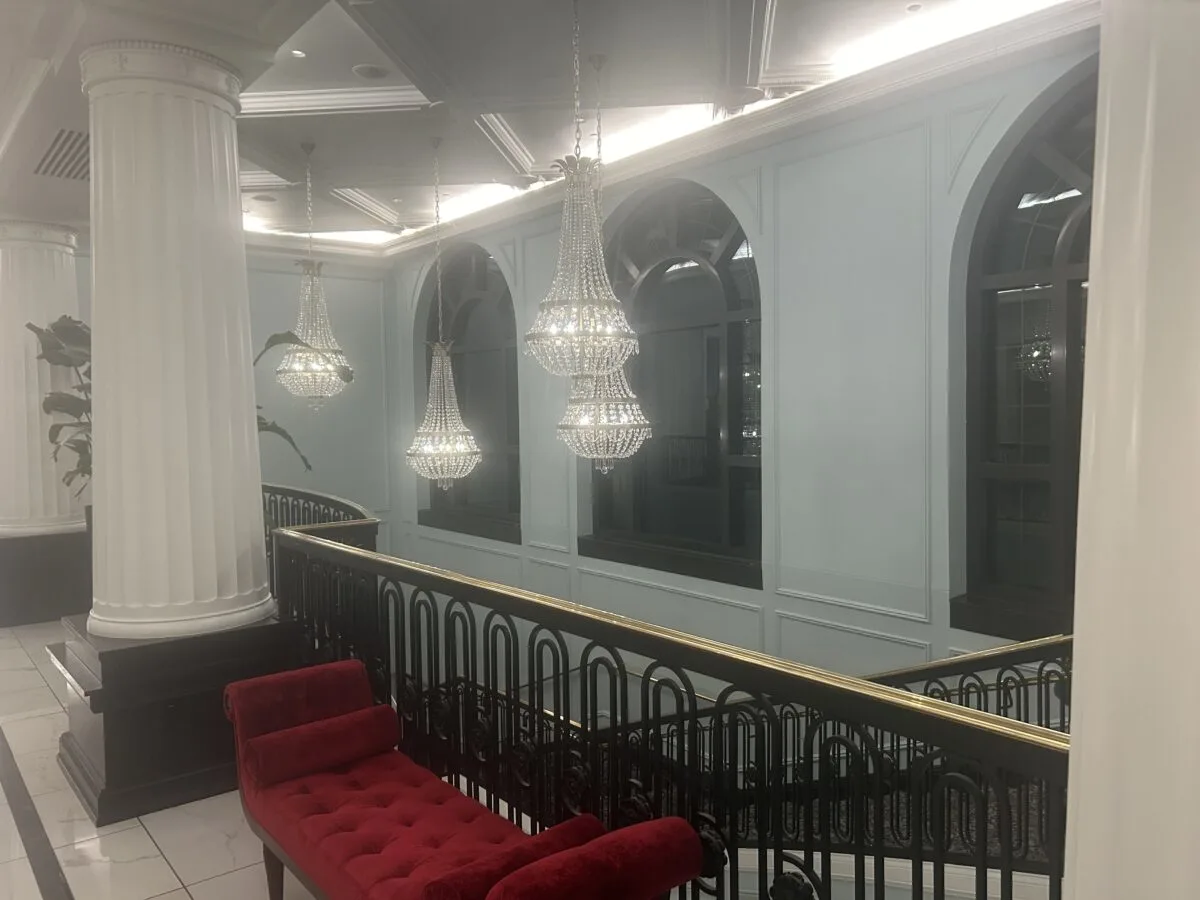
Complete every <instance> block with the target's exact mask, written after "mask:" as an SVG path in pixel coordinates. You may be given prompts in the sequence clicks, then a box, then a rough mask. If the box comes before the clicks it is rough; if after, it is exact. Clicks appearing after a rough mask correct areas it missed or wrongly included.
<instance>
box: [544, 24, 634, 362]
mask: <svg viewBox="0 0 1200 900" xmlns="http://www.w3.org/2000/svg"><path fill="white" fill-rule="evenodd" d="M573 47H574V61H575V68H574V74H575V82H574V84H575V93H574V111H575V154H574V155H573V156H568V157H566V159H560V160H556V161H555V165H556V166H557V167H558V168H559V169H561V170H562V172H563V175H564V176H565V178H566V197H565V198H564V199H563V215H562V230H561V233H560V237H559V246H558V265H557V267H556V269H555V272H554V281H553V283H552V284H551V286H550V293H549V294H547V295H546V298H545V299H544V300H543V301H542V302H541V304H539V306H538V313H537V317H536V318H535V319H534V322H533V327H532V328H530V330H529V332H528V333H527V334H526V335H525V345H526V347H528V349H529V352H530V354H532V356H533V357H534V359H536V360H537V361H538V363H539V364H540V365H541V366H542V368H544V369H545V370H546V371H547V372H550V373H551V374H552V375H566V376H576V375H600V374H603V373H605V372H614V371H616V370H617V369H619V368H621V366H622V365H624V364H625V361H626V360H627V359H629V357H630V356H632V355H633V354H634V353H636V352H637V349H638V339H637V333H636V332H634V330H633V329H632V328H631V327H630V325H629V321H628V320H627V319H626V318H625V311H624V310H623V309H622V308H621V302H620V301H619V300H618V299H617V297H616V295H615V294H614V293H613V289H612V284H611V283H610V282H609V280H608V272H607V270H606V269H605V266H604V248H603V245H602V243H601V240H600V235H601V227H600V212H599V208H598V207H599V204H598V200H597V198H596V195H595V190H596V187H597V184H598V181H599V177H600V161H599V159H589V158H587V157H585V156H583V153H582V149H581V143H582V140H583V132H582V122H583V119H582V117H581V116H580V112H579V0H575V2H574V33H573Z"/></svg>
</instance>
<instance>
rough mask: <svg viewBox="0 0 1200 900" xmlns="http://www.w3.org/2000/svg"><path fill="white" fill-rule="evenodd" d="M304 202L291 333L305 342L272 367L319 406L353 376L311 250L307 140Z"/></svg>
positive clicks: (292, 389)
mask: <svg viewBox="0 0 1200 900" xmlns="http://www.w3.org/2000/svg"><path fill="white" fill-rule="evenodd" d="M300 149H301V150H303V151H304V206H305V212H306V214H307V217H308V248H307V253H306V255H305V258H304V259H303V260H301V261H300V263H299V265H300V272H301V274H300V313H299V316H298V318H297V320H296V328H295V334H296V337H298V338H299V339H300V340H301V341H303V342H304V343H305V344H306V345H307V346H301V347H292V348H291V349H290V350H288V352H287V353H285V354H284V357H283V360H282V361H281V362H280V363H279V367H278V368H277V369H276V370H275V377H276V379H278V381H279V383H280V384H282V385H283V386H284V387H285V388H287V389H288V390H289V391H290V392H291V393H293V394H295V395H296V396H297V397H304V398H305V399H306V400H308V404H309V406H311V407H312V408H313V409H319V408H320V407H321V406H322V405H323V404H324V403H325V401H326V400H328V399H329V398H330V397H332V396H334V395H335V394H339V393H341V391H342V389H343V388H344V387H345V386H346V384H347V382H349V381H350V380H351V379H352V378H353V377H354V372H353V370H352V369H351V368H350V365H349V363H348V362H347V361H346V354H345V353H343V352H342V348H341V346H340V345H339V344H338V342H337V338H335V337H334V336H333V327H332V326H331V325H330V324H329V310H328V308H327V307H326V305H325V286H324V284H323V283H322V281H321V264H320V263H319V262H317V258H316V253H315V252H314V250H313V231H314V230H315V228H314V225H313V190H312V152H313V149H314V147H313V145H312V144H311V143H307V142H306V143H303V144H301V145H300Z"/></svg>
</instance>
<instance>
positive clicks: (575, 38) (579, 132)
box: [571, 0, 583, 159]
mask: <svg viewBox="0 0 1200 900" xmlns="http://www.w3.org/2000/svg"><path fill="white" fill-rule="evenodd" d="M571 8H572V10H573V14H574V21H573V23H572V24H573V27H574V30H573V32H572V38H571V47H572V50H573V52H574V54H575V58H574V65H575V69H574V72H575V93H574V111H575V112H574V114H575V158H576V159H578V158H579V157H580V156H581V155H582V153H583V116H582V114H581V113H580V105H579V0H573V3H572V6H571Z"/></svg>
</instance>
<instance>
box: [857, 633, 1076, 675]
mask: <svg viewBox="0 0 1200 900" xmlns="http://www.w3.org/2000/svg"><path fill="white" fill-rule="evenodd" d="M1074 640H1075V638H1074V636H1073V635H1069V634H1055V635H1051V636H1049V637H1043V638H1035V639H1034V640H1032V641H1019V642H1017V643H1015V644H1004V645H1002V646H1000V647H992V648H991V649H990V650H976V651H975V652H974V653H963V654H960V655H958V656H948V657H946V658H945V659H935V660H931V661H930V662H925V663H918V664H917V665H915V666H904V667H903V668H900V669H892V670H890V671H887V672H879V673H877V674H875V675H870V676H868V680H870V681H885V680H889V681H890V680H895V679H898V678H902V677H904V676H908V675H912V676H913V680H914V681H915V680H917V679H919V678H920V676H921V674H922V673H924V672H930V671H933V670H935V669H945V668H948V667H953V668H957V667H958V666H960V665H967V666H974V665H975V664H977V663H987V662H990V661H992V660H994V659H997V658H999V657H1002V656H1011V655H1013V654H1024V653H1036V652H1039V651H1043V650H1049V649H1050V648H1052V647H1057V646H1064V645H1068V644H1071V643H1072V642H1073V641H1074Z"/></svg>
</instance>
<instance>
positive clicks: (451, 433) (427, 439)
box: [406, 141, 482, 491]
mask: <svg viewBox="0 0 1200 900" xmlns="http://www.w3.org/2000/svg"><path fill="white" fill-rule="evenodd" d="M439 143H440V142H439V141H435V142H434V156H433V210H434V219H433V234H434V245H435V258H436V263H435V267H436V270H437V275H436V278H437V317H438V339H437V343H436V344H434V345H433V348H432V349H433V362H432V365H431V366H430V369H429V402H428V403H427V404H426V406H425V419H424V421H423V422H421V426H420V427H419V428H418V429H417V435H416V437H414V438H413V442H412V446H411V447H409V448H408V453H407V454H406V455H407V457H408V464H409V465H410V466H412V467H413V470H414V471H415V472H416V473H417V474H418V475H420V476H421V477H422V478H428V479H429V480H430V481H436V482H437V486H438V487H439V488H441V489H442V490H443V491H448V490H449V489H450V486H451V485H452V484H453V483H454V480H455V479H456V478H466V477H467V476H468V475H470V474H471V472H472V471H473V470H474V469H475V467H476V466H477V465H479V460H480V459H481V458H482V454H481V453H480V452H479V447H478V446H477V445H476V444H475V438H474V437H473V436H472V435H471V432H470V429H468V428H467V426H466V425H465V424H464V423H463V420H462V415H461V414H460V413H459V411H458V396H457V395H456V394H455V391H454V368H453V366H452V365H451V360H450V343H449V342H448V341H447V340H446V337H445V321H444V313H443V309H442V192H441V167H440V165H439V163H438V156H437V147H438V145H439Z"/></svg>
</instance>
